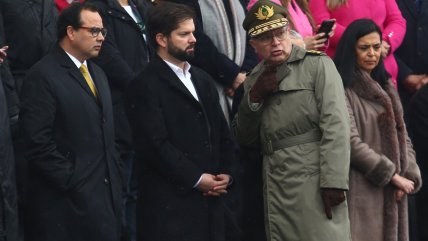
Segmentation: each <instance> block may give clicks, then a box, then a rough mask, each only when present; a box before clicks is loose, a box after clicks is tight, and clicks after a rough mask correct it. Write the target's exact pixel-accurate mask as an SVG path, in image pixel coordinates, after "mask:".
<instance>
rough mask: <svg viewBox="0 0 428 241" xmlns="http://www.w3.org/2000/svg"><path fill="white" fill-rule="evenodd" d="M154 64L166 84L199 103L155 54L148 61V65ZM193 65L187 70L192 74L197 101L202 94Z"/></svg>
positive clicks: (200, 99) (200, 98) (201, 97)
mask: <svg viewBox="0 0 428 241" xmlns="http://www.w3.org/2000/svg"><path fill="white" fill-rule="evenodd" d="M150 64H151V65H154V66H155V68H156V69H158V73H159V76H160V79H161V80H162V81H165V82H166V83H167V84H168V85H170V86H171V87H172V88H174V89H176V90H178V91H179V92H181V93H182V94H183V95H184V96H186V97H187V98H189V99H191V100H192V102H195V103H199V102H198V101H197V100H196V99H195V97H193V95H192V94H191V93H190V91H189V90H188V89H187V88H186V86H185V85H184V84H183V82H181V80H180V79H179V78H178V76H177V75H176V74H175V73H174V71H173V70H172V69H171V68H170V67H169V66H168V64H167V63H165V61H163V60H162V58H160V57H159V55H157V54H156V55H155V56H154V57H153V59H152V61H151V62H150V63H149V65H150ZM193 68H194V67H191V68H190V70H189V72H190V74H191V75H192V82H193V85H194V87H195V89H196V93H197V94H198V97H199V101H203V96H201V95H200V94H199V92H200V88H201V83H199V81H200V80H199V79H200V77H199V74H198V72H197V71H194V70H193Z"/></svg>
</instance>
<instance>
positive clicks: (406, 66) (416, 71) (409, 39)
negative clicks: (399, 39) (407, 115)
mask: <svg viewBox="0 0 428 241" xmlns="http://www.w3.org/2000/svg"><path fill="white" fill-rule="evenodd" d="M396 2H397V5H398V7H399V8H400V10H401V14H402V15H403V17H404V18H405V19H406V35H405V36H404V39H403V43H402V44H401V45H400V48H398V49H397V51H396V52H395V56H396V59H397V63H398V67H399V72H398V91H399V93H400V97H401V100H402V102H403V107H404V108H405V109H406V107H407V104H408V102H409V100H410V98H411V96H412V95H413V94H414V92H415V91H417V90H418V89H420V88H421V87H422V86H423V85H425V84H426V83H428V76H427V74H428V45H427V44H426V43H427V41H428V1H427V0H396Z"/></svg>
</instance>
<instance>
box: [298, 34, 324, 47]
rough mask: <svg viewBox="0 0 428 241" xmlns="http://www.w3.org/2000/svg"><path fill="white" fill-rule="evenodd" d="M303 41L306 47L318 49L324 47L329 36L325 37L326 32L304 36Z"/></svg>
mask: <svg viewBox="0 0 428 241" xmlns="http://www.w3.org/2000/svg"><path fill="white" fill-rule="evenodd" d="M303 41H304V42H305V46H306V49H308V50H317V49H319V48H321V47H324V45H325V41H327V38H326V37H325V33H319V34H316V35H314V36H307V37H304V38H303Z"/></svg>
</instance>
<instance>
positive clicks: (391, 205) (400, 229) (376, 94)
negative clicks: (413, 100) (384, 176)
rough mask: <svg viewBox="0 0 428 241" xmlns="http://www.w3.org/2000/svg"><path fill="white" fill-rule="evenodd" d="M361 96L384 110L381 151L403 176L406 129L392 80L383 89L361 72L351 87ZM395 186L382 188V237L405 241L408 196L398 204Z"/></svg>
mask: <svg viewBox="0 0 428 241" xmlns="http://www.w3.org/2000/svg"><path fill="white" fill-rule="evenodd" d="M350 88H351V89H352V90H353V91H355V93H356V94H357V95H359V96H360V97H362V98H364V99H367V100H370V101H373V102H375V103H378V104H380V105H382V106H383V107H384V108H385V112H384V113H382V114H380V115H379V117H378V124H379V127H380V132H381V140H382V152H383V153H382V154H384V155H385V156H386V157H388V158H389V159H390V160H391V161H392V162H393V163H394V164H395V166H396V167H397V171H396V172H397V173H400V174H401V175H403V173H405V171H406V170H407V168H408V160H407V131H406V127H405V124H404V120H403V108H402V105H401V102H400V98H399V97H398V95H397V91H396V90H395V88H394V87H393V86H392V84H391V82H388V84H387V85H386V86H385V89H382V88H381V87H380V85H379V84H378V83H377V82H376V81H375V80H373V79H372V78H371V76H370V75H369V74H368V73H365V72H360V73H358V75H357V78H356V80H354V81H353V83H352V85H351V87H350ZM394 192H395V187H394V186H392V185H391V184H389V185H387V186H386V187H385V188H384V196H385V198H384V209H385V212H384V240H385V241H406V240H408V231H407V227H408V220H407V216H406V215H405V214H406V213H407V205H406V204H407V199H403V200H401V202H400V203H397V202H396V201H395V198H394Z"/></svg>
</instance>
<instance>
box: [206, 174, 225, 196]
mask: <svg viewBox="0 0 428 241" xmlns="http://www.w3.org/2000/svg"><path fill="white" fill-rule="evenodd" d="M215 180H216V181H218V184H217V185H216V186H214V187H213V188H212V190H209V191H208V192H206V193H204V196H220V195H221V194H227V190H226V189H227V186H228V185H229V181H230V176H229V175H226V174H219V175H216V176H215Z"/></svg>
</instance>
